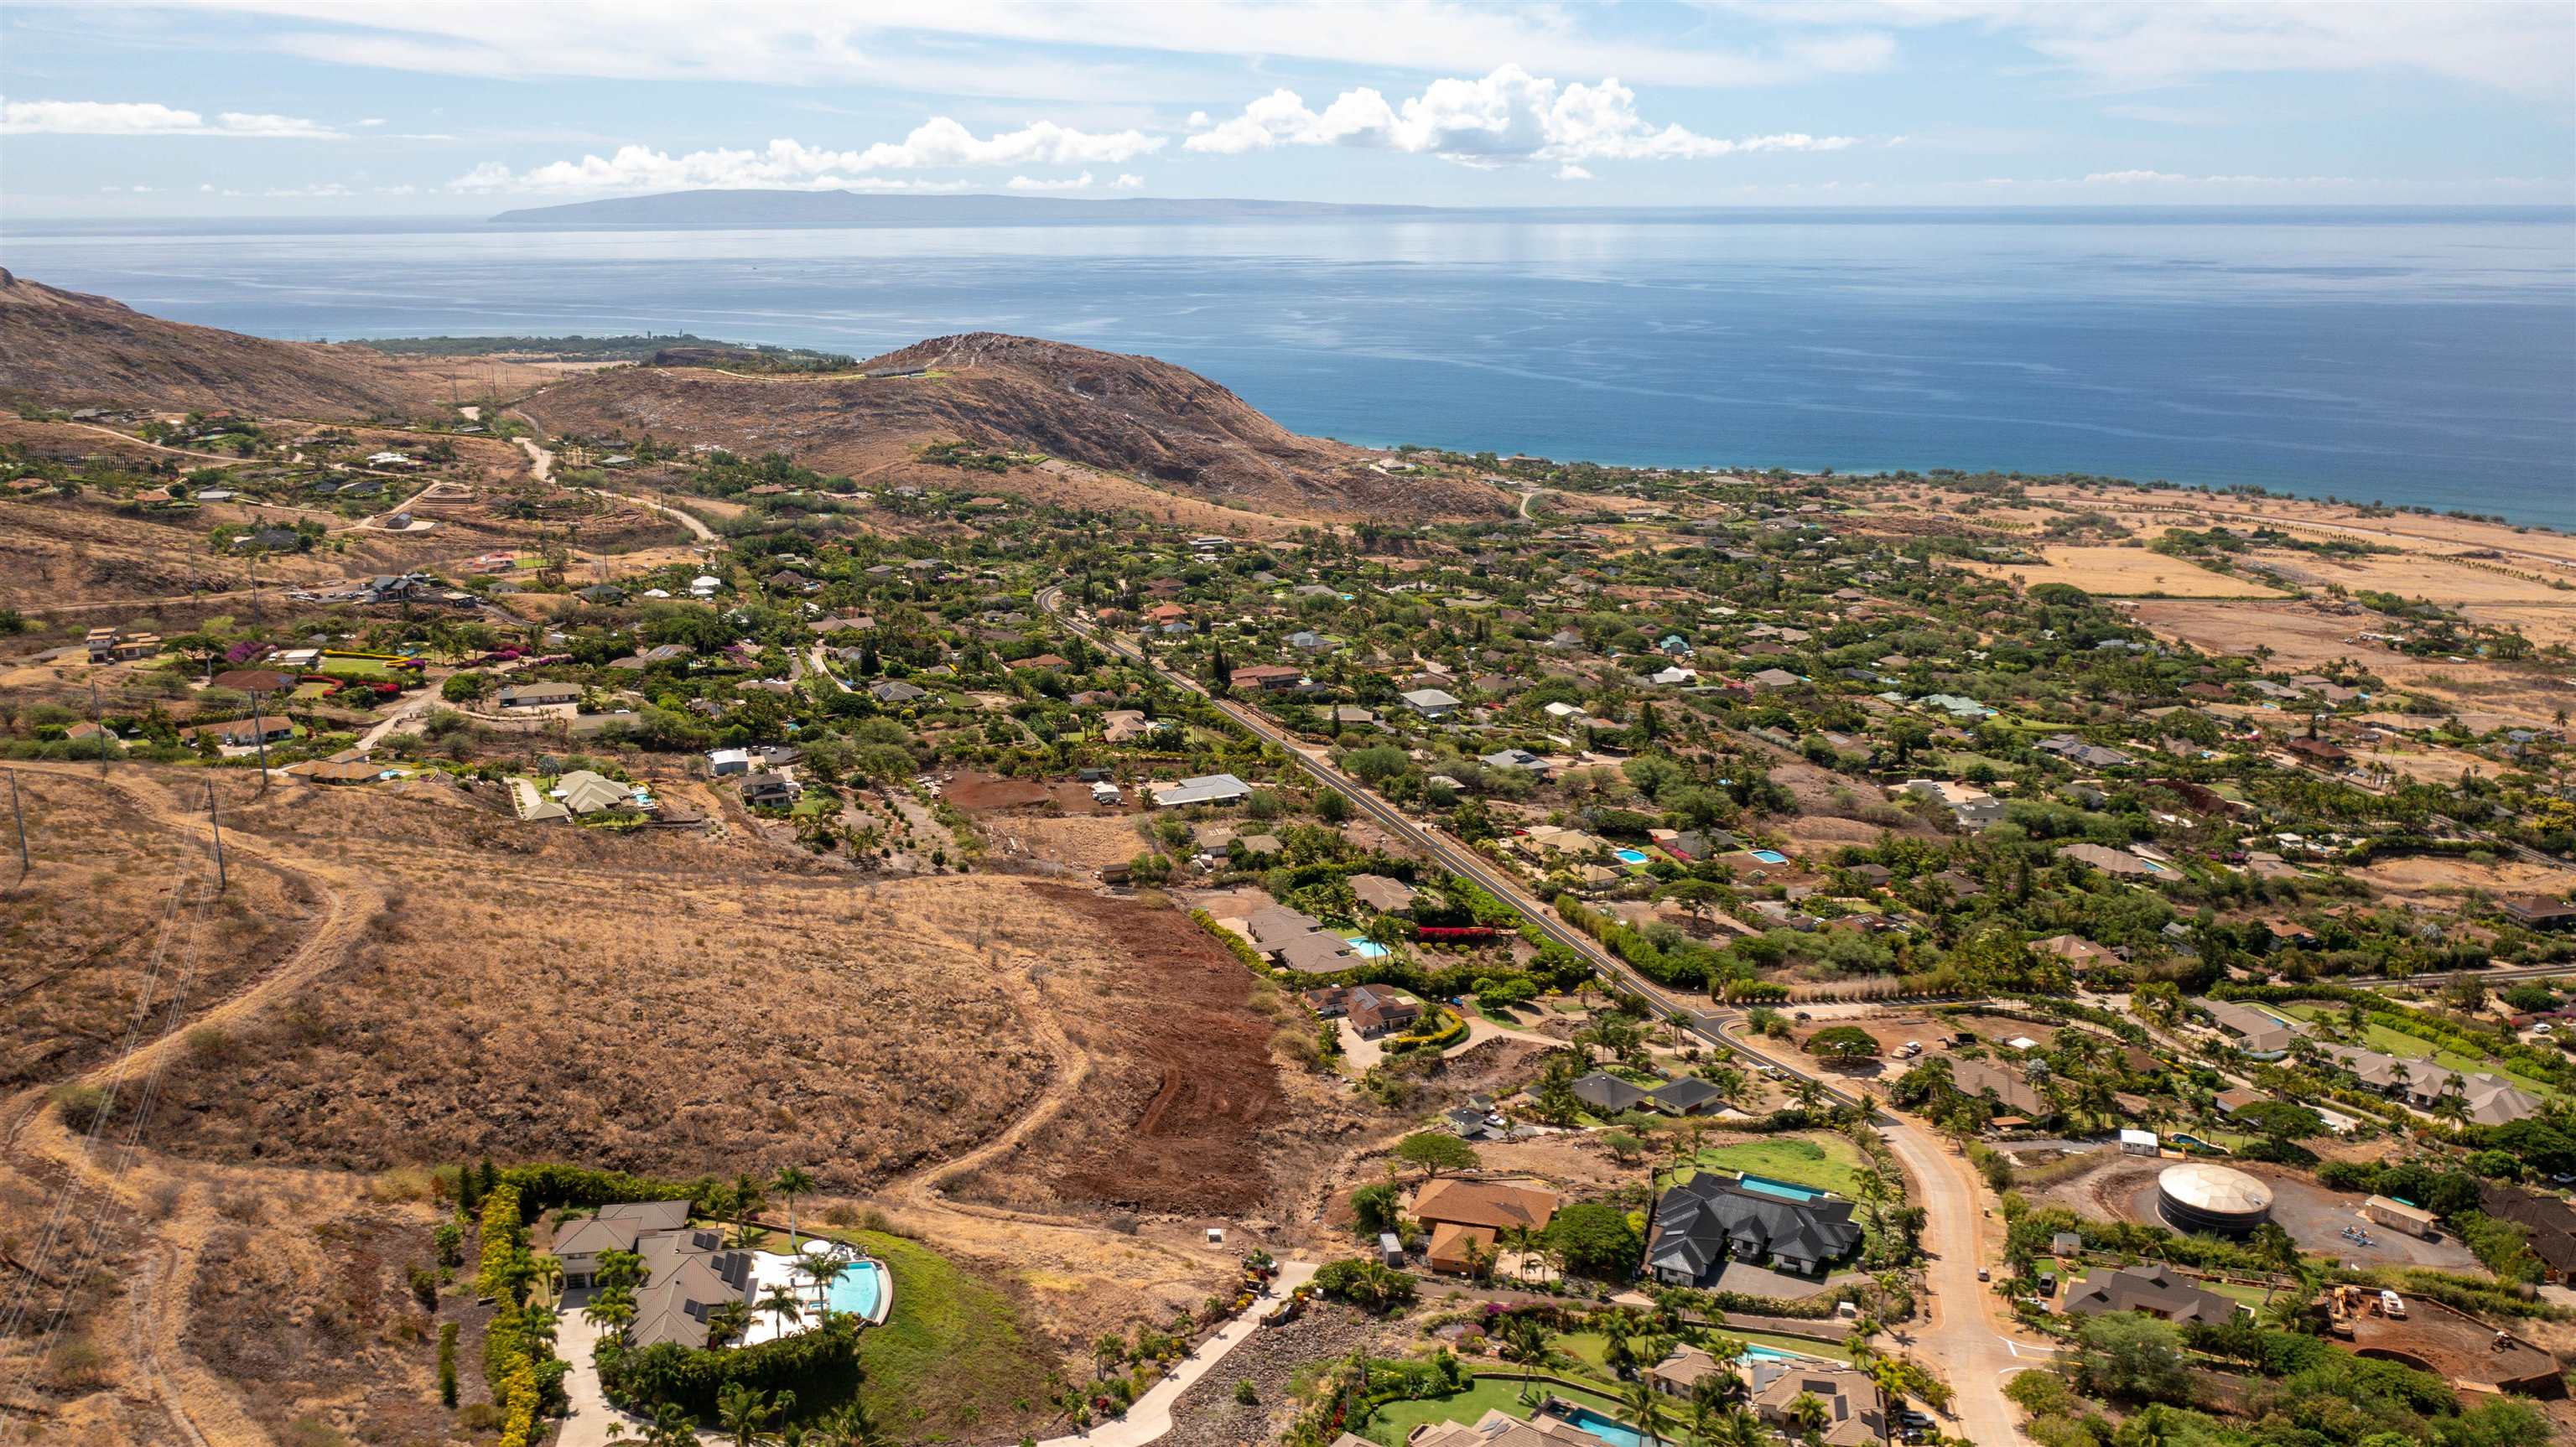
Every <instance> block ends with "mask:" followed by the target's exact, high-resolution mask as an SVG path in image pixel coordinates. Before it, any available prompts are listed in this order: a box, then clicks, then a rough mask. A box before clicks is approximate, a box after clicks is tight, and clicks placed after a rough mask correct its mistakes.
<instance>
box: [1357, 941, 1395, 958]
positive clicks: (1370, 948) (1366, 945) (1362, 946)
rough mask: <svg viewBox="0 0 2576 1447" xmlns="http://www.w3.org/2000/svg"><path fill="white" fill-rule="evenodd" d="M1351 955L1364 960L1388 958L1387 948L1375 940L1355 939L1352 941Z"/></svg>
mask: <svg viewBox="0 0 2576 1447" xmlns="http://www.w3.org/2000/svg"><path fill="white" fill-rule="evenodd" d="M1351 953H1353V954H1355V955H1358V956H1359V957H1360V958H1361V959H1364V960H1382V959H1385V958H1386V953H1387V952H1386V946H1384V945H1382V944H1379V943H1378V942H1377V941H1375V940H1365V939H1354V940H1352V941H1351Z"/></svg>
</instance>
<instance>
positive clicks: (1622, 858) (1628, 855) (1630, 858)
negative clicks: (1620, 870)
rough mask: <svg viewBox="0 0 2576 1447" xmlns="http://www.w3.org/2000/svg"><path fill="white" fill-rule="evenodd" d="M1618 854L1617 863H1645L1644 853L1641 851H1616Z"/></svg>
mask: <svg viewBox="0 0 2576 1447" xmlns="http://www.w3.org/2000/svg"><path fill="white" fill-rule="evenodd" d="M1618 854H1619V862H1620V863H1622V864H1643V863H1645V862H1646V852H1645V851H1644V850H1642V849H1622V850H1620V851H1618Z"/></svg>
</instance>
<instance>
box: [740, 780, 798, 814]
mask: <svg viewBox="0 0 2576 1447" xmlns="http://www.w3.org/2000/svg"><path fill="white" fill-rule="evenodd" d="M799 792H801V791H800V790H799V789H798V788H797V785H796V781H795V780H793V779H790V778H788V777H787V776H786V775H785V774H774V773H761V774H745V775H743V779H742V802H743V803H744V804H745V805H747V806H749V807H751V808H755V809H785V808H790V807H792V806H794V804H795V803H796V796H797V794H798V793H799Z"/></svg>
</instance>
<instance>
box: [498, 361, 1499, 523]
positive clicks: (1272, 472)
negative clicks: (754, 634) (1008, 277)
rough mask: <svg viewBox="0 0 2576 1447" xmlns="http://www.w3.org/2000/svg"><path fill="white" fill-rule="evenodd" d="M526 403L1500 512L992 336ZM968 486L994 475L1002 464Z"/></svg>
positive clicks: (781, 435)
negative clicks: (816, 372)
mask: <svg viewBox="0 0 2576 1447" xmlns="http://www.w3.org/2000/svg"><path fill="white" fill-rule="evenodd" d="M528 410H529V411H530V412H531V414H532V415H535V416H537V417H538V418H539V420H541V421H543V422H544V423H546V424H547V425H548V426H550V427H554V428H557V429H560V430H563V431H567V432H573V433H595V434H622V435H629V436H632V435H636V434H639V433H643V432H651V433H653V434H654V435H656V436H658V437H660V438H662V439H664V440H666V441H686V442H692V443H699V442H706V443H715V444H718V445H721V446H725V447H729V448H733V449H736V450H743V451H753V452H760V451H770V450H778V451H785V452H790V453H792V454H794V455H795V457H796V458H797V460H798V461H800V462H803V463H805V464H806V465H807V466H810V467H817V468H823V469H826V470H829V471H835V472H846V473H849V474H850V475H852V476H857V477H863V478H866V477H875V478H876V479H877V480H881V481H892V480H896V479H897V478H899V477H901V476H902V475H903V474H906V473H909V472H911V471H912V470H913V468H914V467H915V465H916V464H915V461H914V460H915V457H916V455H917V453H918V452H919V450H920V449H921V447H922V446H924V445H925V444H928V443H931V442H938V441H966V442H972V443H975V444H977V445H979V446H982V447H985V448H990V449H993V450H996V451H1005V452H1042V453H1045V454H1047V455H1048V456H1050V457H1054V458H1059V459H1063V460H1065V461H1069V462H1073V463H1079V464H1082V465H1084V466H1086V467H1090V468H1096V469H1099V470H1100V471H1102V472H1106V473H1111V474H1119V475H1123V476H1126V477H1131V478H1136V479H1141V480H1142V481H1143V482H1145V483H1147V484H1150V485H1151V486H1153V487H1155V488H1160V489H1165V490H1168V491H1170V492H1174V493H1180V494H1184V495H1187V496H1190V497H1194V498H1199V499H1204V500H1206V501H1210V502H1215V503H1220V504H1224V505H1226V506H1229V507H1235V508H1242V509H1248V510H1253V511H1261V512H1269V513H1275V514H1288V515H1292V516H1300V517H1319V518H1344V517H1361V516H1402V517H1424V516H1499V515H1501V514H1502V513H1503V512H1505V511H1506V510H1507V508H1506V505H1505V503H1504V502H1503V500H1502V498H1501V495H1500V494H1498V493H1497V492H1495V491H1494V490H1493V489H1492V488H1490V487H1487V486H1485V485H1483V484H1481V483H1478V482H1475V481H1472V480H1469V479H1462V478H1448V477H1433V476H1422V475H1412V476H1401V477H1396V476H1388V475H1386V474H1383V473H1378V472H1374V471H1371V470H1370V469H1369V468H1368V466H1367V463H1368V461H1369V460H1370V457H1371V456H1372V454H1370V453H1368V452H1366V451H1364V450H1362V449H1359V448H1356V447H1350V446H1346V445H1344V444H1342V443H1338V442H1331V441H1327V440H1324V439H1321V438H1314V437H1301V436H1299V435H1298V434H1296V433H1293V432H1290V431H1289V430H1288V429H1286V428H1284V427H1282V426H1280V425H1279V424H1278V423H1276V422H1273V421H1272V420H1270V419H1269V418H1268V417H1266V416H1264V415H1262V414H1261V413H1260V412H1259V411H1256V410H1255V409H1254V408H1253V407H1252V406H1251V405H1250V404H1249V403H1247V402H1245V401H1244V400H1243V399H1242V398H1241V397H1238V396H1236V395H1235V394H1234V393H1233V392H1231V391H1229V390H1228V389H1226V388H1225V387H1223V386H1221V385H1219V384H1218V383H1215V382H1212V381H1210V380H1208V379H1207V378H1205V377H1202V376H1200V375H1198V374H1197V373H1195V372H1191V371H1188V370H1185V369H1183V368H1180V367H1176V366H1173V365H1171V364H1170V363H1168V362H1161V361H1157V360H1155V359H1154V358H1151V357H1135V356H1126V355H1122V354H1119V353H1115V352H1100V351H1093V350H1091V349H1090V348H1087V347H1075V346H1068V345H1066V344H1064V343H1062V342H1050V341H1042V340H1039V339H1036V338H1032V337H1014V336H1004V335H1000V334H997V333H993V332H973V333H968V334H966V335H963V336H953V337H936V338H933V339H931V340H929V341H924V342H916V343H914V344H913V345H911V346H909V347H905V348H902V349H900V350H898V351H893V352H888V353H886V354H885V355H884V356H881V357H878V358H875V359H874V360H872V361H869V362H867V363H865V364H863V366H862V367H861V368H860V369H859V370H857V371H854V372H846V373H840V374H836V375H829V376H821V377H782V376H764V377H753V376H737V375H733V374H730V373H727V372H725V371H722V370H719V369H715V368H707V367H694V366H691V367H634V368H621V369H617V370H613V371H604V372H596V373H592V374H590V375H587V376H583V377H578V378H575V379H572V380H569V381H566V382H563V383H561V384H559V385H557V386H554V387H551V388H549V389H547V391H546V392H545V394H544V395H543V396H542V397H540V398H539V399H537V401H536V402H535V403H534V404H532V405H531V406H530V407H529V409H528ZM949 475H950V476H951V477H953V476H954V474H949ZM925 480H928V479H925ZM978 485H979V486H990V487H993V488H994V489H996V490H1008V489H1010V487H1011V483H1010V480H1009V479H1008V478H1007V477H1005V478H997V479H995V480H993V481H992V482H990V483H982V482H979V484H978Z"/></svg>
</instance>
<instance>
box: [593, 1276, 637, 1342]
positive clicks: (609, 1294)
mask: <svg viewBox="0 0 2576 1447" xmlns="http://www.w3.org/2000/svg"><path fill="white" fill-rule="evenodd" d="M581 1319H582V1320H584V1321H586V1322H589V1323H590V1324H591V1325H592V1326H595V1327H598V1328H599V1329H600V1330H601V1331H604V1332H611V1333H614V1332H621V1331H624V1330H626V1328H627V1327H628V1326H630V1325H632V1324H633V1323H634V1320H635V1292H634V1289H633V1288H631V1287H625V1286H603V1287H601V1288H600V1289H599V1290H598V1291H596V1292H593V1293H592V1294H591V1298H590V1302H589V1304H588V1305H586V1306H584V1307H582V1309H581Z"/></svg>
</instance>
